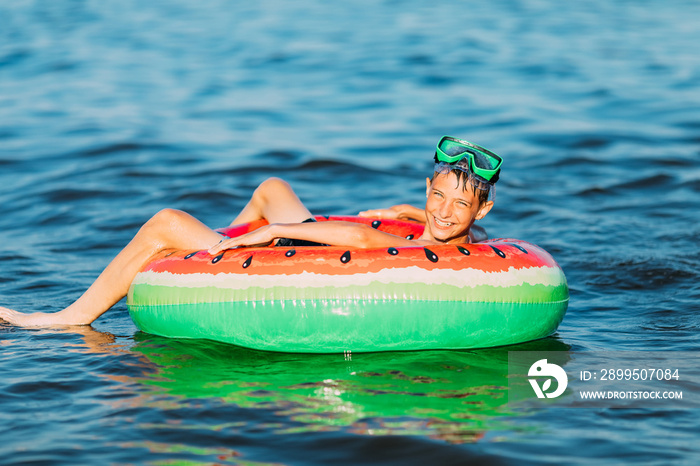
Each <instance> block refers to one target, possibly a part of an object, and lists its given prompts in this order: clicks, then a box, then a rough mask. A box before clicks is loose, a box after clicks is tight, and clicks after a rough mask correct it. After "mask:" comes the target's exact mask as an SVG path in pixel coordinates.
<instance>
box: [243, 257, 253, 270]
mask: <svg viewBox="0 0 700 466" xmlns="http://www.w3.org/2000/svg"><path fill="white" fill-rule="evenodd" d="M251 262H253V256H250V257H249V258H247V259H246V260H245V262H244V263H243V268H244V269H247V268H248V267H250V263H251Z"/></svg>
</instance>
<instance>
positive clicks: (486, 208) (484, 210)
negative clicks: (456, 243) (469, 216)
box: [474, 201, 493, 220]
mask: <svg viewBox="0 0 700 466" xmlns="http://www.w3.org/2000/svg"><path fill="white" fill-rule="evenodd" d="M492 207H493V201H486V202H484V203H483V204H481V207H479V211H478V212H477V213H476V216H475V217H474V219H475V220H481V219H482V218H484V217H486V214H488V213H489V212H490V211H491V208H492Z"/></svg>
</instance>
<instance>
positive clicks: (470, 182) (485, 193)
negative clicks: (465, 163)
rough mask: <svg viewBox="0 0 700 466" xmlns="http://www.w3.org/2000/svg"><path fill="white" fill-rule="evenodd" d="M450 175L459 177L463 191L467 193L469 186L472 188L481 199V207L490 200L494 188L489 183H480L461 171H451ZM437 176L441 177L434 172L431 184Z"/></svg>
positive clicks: (458, 180)
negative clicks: (490, 193)
mask: <svg viewBox="0 0 700 466" xmlns="http://www.w3.org/2000/svg"><path fill="white" fill-rule="evenodd" d="M450 173H454V174H455V175H457V183H461V184H462V191H466V190H467V187H468V186H469V187H471V189H472V193H473V194H474V195H475V196H476V197H477V199H479V205H483V204H484V203H485V202H487V201H488V200H489V192H490V191H491V188H492V186H491V185H490V184H489V183H486V182H484V181H479V180H478V179H476V178H475V177H474V176H470V175H469V173H466V172H463V171H462V170H459V169H454V170H450ZM437 175H439V173H438V172H433V177H432V178H430V182H431V183H432V182H433V180H434V179H435V177H436V176H437Z"/></svg>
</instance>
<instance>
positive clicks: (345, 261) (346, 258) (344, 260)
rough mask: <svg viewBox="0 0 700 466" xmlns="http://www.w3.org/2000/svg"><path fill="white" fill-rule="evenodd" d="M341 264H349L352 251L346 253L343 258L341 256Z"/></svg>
mask: <svg viewBox="0 0 700 466" xmlns="http://www.w3.org/2000/svg"><path fill="white" fill-rule="evenodd" d="M340 262H342V263H343V264H347V263H348V262H350V251H345V252H344V253H343V255H342V256H340Z"/></svg>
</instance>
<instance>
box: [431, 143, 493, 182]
mask: <svg viewBox="0 0 700 466" xmlns="http://www.w3.org/2000/svg"><path fill="white" fill-rule="evenodd" d="M435 163H437V164H444V163H447V164H450V167H451V168H452V169H457V170H462V171H463V172H466V173H472V174H474V175H476V176H477V177H478V178H481V179H482V180H483V181H485V182H487V183H489V184H494V183H495V182H496V181H498V177H499V174H500V172H501V164H502V163H503V159H502V158H500V157H499V156H497V155H496V154H494V153H493V152H491V151H490V150H487V149H484V148H483V147H481V146H477V145H476V144H472V143H471V142H467V141H463V140H461V139H457V138H452V137H449V136H443V137H442V139H440V142H438V144H437V150H436V151H435Z"/></svg>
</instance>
